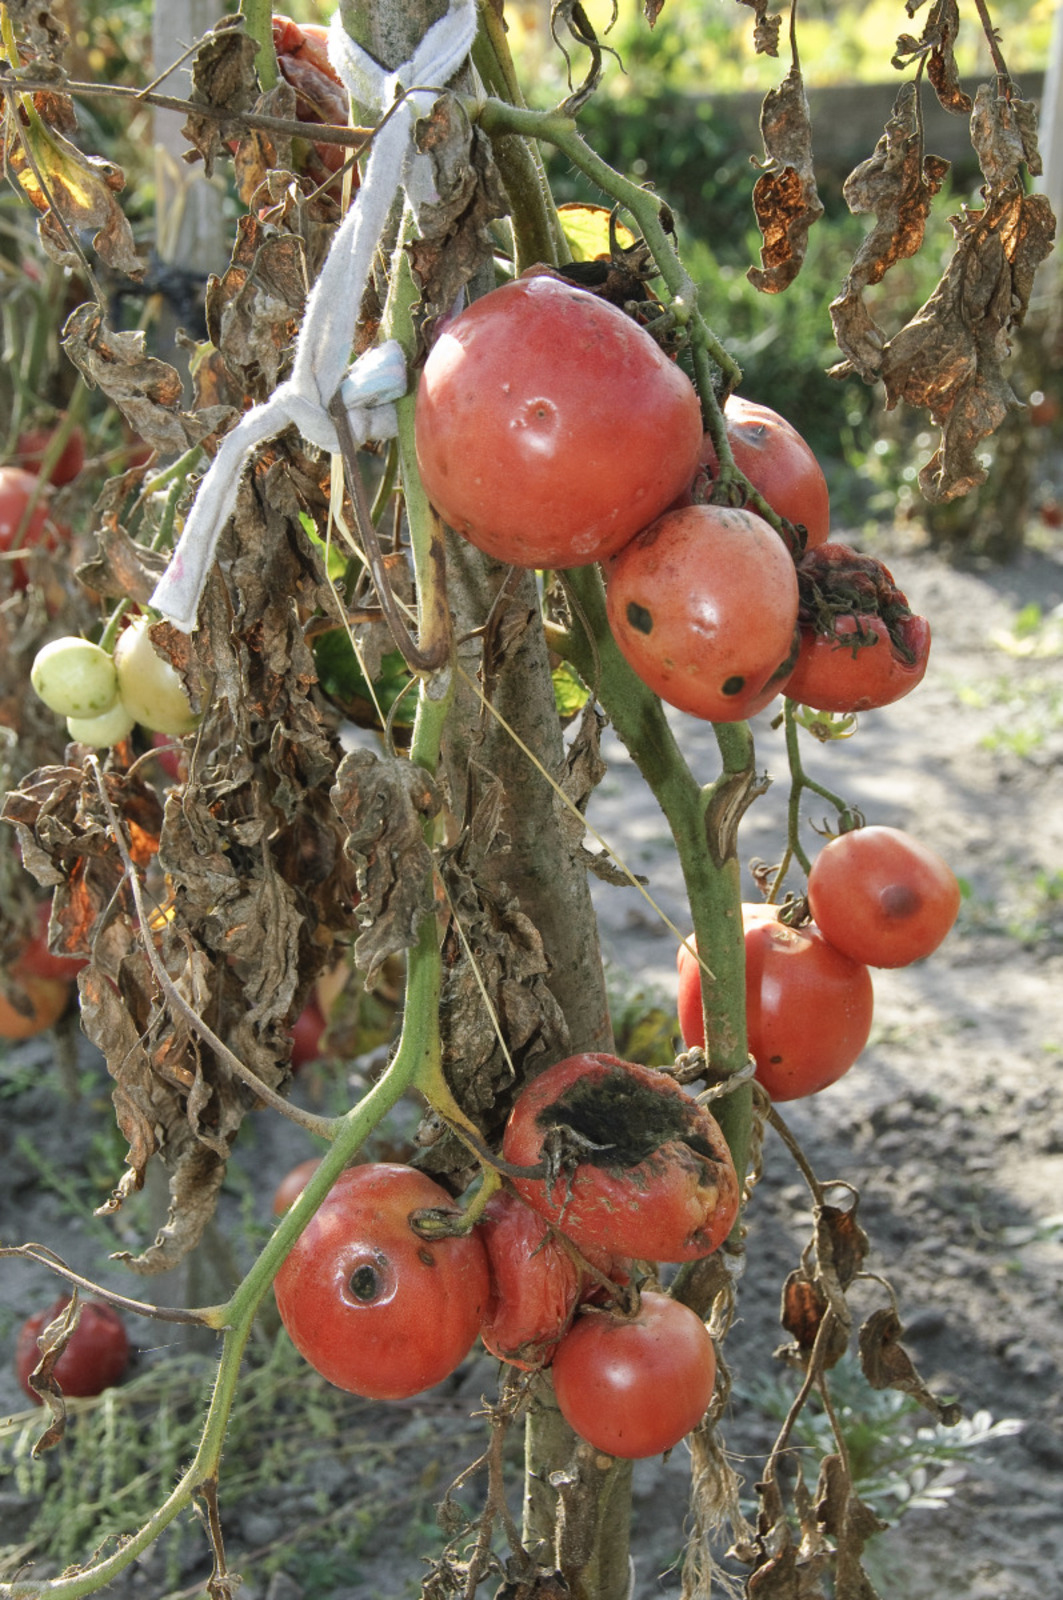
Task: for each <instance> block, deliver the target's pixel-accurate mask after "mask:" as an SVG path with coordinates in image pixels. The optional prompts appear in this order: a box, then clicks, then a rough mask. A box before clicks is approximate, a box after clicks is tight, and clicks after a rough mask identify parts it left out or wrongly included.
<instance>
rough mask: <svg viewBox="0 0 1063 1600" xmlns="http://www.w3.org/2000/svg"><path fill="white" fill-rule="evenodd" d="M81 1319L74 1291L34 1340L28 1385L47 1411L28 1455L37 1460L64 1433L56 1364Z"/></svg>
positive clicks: (62, 1404)
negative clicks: (34, 1361) (34, 1358)
mask: <svg viewBox="0 0 1063 1600" xmlns="http://www.w3.org/2000/svg"><path fill="white" fill-rule="evenodd" d="M80 1320H81V1301H80V1299H79V1297H78V1292H77V1290H76V1289H75V1290H74V1291H73V1293H72V1295H71V1298H70V1300H69V1301H68V1302H67V1304H66V1305H65V1306H64V1307H63V1309H62V1311H60V1312H59V1315H58V1316H57V1317H55V1318H54V1320H53V1321H51V1322H49V1323H48V1324H47V1325H46V1326H45V1327H44V1328H42V1329H41V1332H40V1334H39V1336H38V1339H37V1344H38V1347H39V1349H40V1352H41V1354H40V1359H39V1360H38V1362H37V1365H36V1366H35V1367H34V1369H33V1371H32V1372H31V1373H30V1374H29V1386H30V1388H31V1389H32V1390H33V1392H34V1394H35V1395H36V1396H37V1398H38V1399H39V1400H41V1401H42V1402H43V1403H44V1404H45V1405H46V1406H47V1407H48V1410H49V1412H50V1419H49V1422H48V1425H47V1427H46V1428H45V1429H44V1432H43V1433H41V1434H40V1435H39V1436H38V1437H37V1438H36V1439H35V1440H34V1443H33V1449H32V1451H31V1454H32V1455H33V1456H34V1457H35V1458H36V1457H40V1456H42V1455H44V1453H45V1451H46V1450H53V1449H54V1448H55V1446H56V1445H57V1444H59V1442H60V1440H61V1439H62V1438H63V1435H64V1434H65V1433H66V1417H67V1412H66V1401H65V1399H64V1398H63V1391H62V1389H61V1388H60V1387H59V1383H58V1381H57V1379H56V1376H55V1367H56V1362H57V1361H58V1360H59V1357H60V1356H61V1355H62V1354H63V1351H64V1350H65V1349H66V1347H67V1345H68V1344H69V1343H70V1341H71V1339H72V1338H73V1336H74V1330H75V1329H76V1327H77V1325H78V1322H79V1321H80Z"/></svg>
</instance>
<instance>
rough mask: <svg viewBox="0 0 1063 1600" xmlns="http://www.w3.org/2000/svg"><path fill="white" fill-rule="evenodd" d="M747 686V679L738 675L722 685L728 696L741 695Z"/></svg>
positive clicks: (726, 679)
mask: <svg viewBox="0 0 1063 1600" xmlns="http://www.w3.org/2000/svg"><path fill="white" fill-rule="evenodd" d="M745 686H746V680H745V678H743V677H741V676H740V675H738V674H737V673H736V674H735V675H734V676H733V677H730V678H725V679H724V681H723V684H722V685H721V688H722V692H723V693H724V694H726V695H733V694H741V693H742V690H743V689H744V688H745Z"/></svg>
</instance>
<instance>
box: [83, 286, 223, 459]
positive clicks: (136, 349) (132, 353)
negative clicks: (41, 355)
mask: <svg viewBox="0 0 1063 1600" xmlns="http://www.w3.org/2000/svg"><path fill="white" fill-rule="evenodd" d="M62 344H63V349H64V350H65V351H66V353H67V355H68V356H69V357H70V359H71V361H72V362H73V363H74V365H75V367H77V369H78V371H79V372H80V373H81V375H82V377H83V378H84V379H85V381H86V383H88V384H89V385H90V387H92V388H99V389H102V391H103V393H104V394H105V395H106V396H107V397H108V399H110V400H113V401H114V403H115V405H116V406H117V407H118V409H119V411H121V413H122V415H123V416H124V417H125V419H126V421H127V422H128V423H129V425H130V427H131V428H132V429H133V431H134V433H138V434H139V435H140V436H141V438H143V439H144V440H145V441H146V442H147V443H148V444H150V445H151V446H152V447H153V448H154V449H156V450H159V451H161V452H162V454H163V455H166V456H176V455H181V454H183V452H184V451H185V450H187V449H188V448H189V447H190V446H191V445H193V444H199V443H201V442H202V441H203V440H205V439H207V438H209V436H210V435H211V434H213V433H215V432H217V431H218V429H220V428H223V427H224V426H225V424H226V423H227V422H228V421H229V419H230V418H231V417H232V412H231V410H230V409H229V408H228V407H227V406H215V407H211V408H210V409H208V410H207V411H205V412H199V413H192V412H186V411H182V410H181V399H182V393H183V388H182V383H181V379H180V376H179V374H178V373H177V371H176V369H175V368H174V367H171V366H169V365H168V364H167V363H166V362H165V361H160V360H158V358H157V357H155V356H149V355H148V354H147V353H146V347H145V335H144V334H143V332H141V331H139V330H134V331H131V332H127V333H124V332H116V331H115V330H114V329H113V328H110V327H109V326H108V325H107V323H106V321H105V320H104V316H103V312H102V311H101V310H100V308H99V306H98V305H97V304H96V303H95V301H89V302H87V303H86V304H85V305H83V306H78V308H77V310H76V311H72V312H71V314H70V316H69V317H68V318H67V320H66V324H65V326H64V328H63V334H62Z"/></svg>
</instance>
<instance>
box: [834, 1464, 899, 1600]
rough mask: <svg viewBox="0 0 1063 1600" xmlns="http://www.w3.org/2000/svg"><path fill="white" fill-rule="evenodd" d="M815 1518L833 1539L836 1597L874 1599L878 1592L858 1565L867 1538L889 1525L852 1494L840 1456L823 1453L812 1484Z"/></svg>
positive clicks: (860, 1565)
mask: <svg viewBox="0 0 1063 1600" xmlns="http://www.w3.org/2000/svg"><path fill="white" fill-rule="evenodd" d="M816 1518H817V1521H818V1523H819V1525H820V1527H821V1528H822V1530H823V1532H824V1533H825V1534H826V1535H827V1536H828V1537H829V1538H831V1539H833V1540H834V1541H835V1545H836V1555H835V1572H834V1592H835V1595H836V1596H837V1597H838V1600H843V1597H844V1600H878V1592H877V1590H876V1589H875V1587H874V1585H873V1584H872V1582H871V1580H870V1578H869V1577H868V1576H867V1573H866V1572H865V1571H864V1569H863V1566H862V1564H861V1556H862V1554H863V1549H864V1546H865V1545H866V1543H867V1541H868V1540H869V1539H871V1538H873V1537H874V1535H875V1534H876V1533H884V1532H885V1530H886V1529H887V1528H888V1527H889V1523H888V1522H883V1521H882V1519H881V1517H879V1516H877V1515H876V1513H875V1512H874V1511H873V1510H872V1509H871V1507H870V1506H869V1505H867V1504H866V1503H865V1502H864V1501H863V1500H861V1499H860V1496H859V1495H858V1494H857V1493H856V1490H855V1488H854V1487H853V1481H852V1477H851V1475H850V1472H849V1467H848V1463H847V1462H845V1461H844V1460H843V1458H842V1457H841V1456H840V1455H828V1456H824V1458H823V1460H822V1462H821V1463H820V1471H819V1483H818V1485H817V1487H816Z"/></svg>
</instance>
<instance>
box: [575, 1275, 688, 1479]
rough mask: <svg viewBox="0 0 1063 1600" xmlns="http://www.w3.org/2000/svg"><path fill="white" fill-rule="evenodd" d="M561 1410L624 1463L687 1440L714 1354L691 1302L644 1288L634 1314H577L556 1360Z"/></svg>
mask: <svg viewBox="0 0 1063 1600" xmlns="http://www.w3.org/2000/svg"><path fill="white" fill-rule="evenodd" d="M553 1375H554V1390H555V1392H556V1394H557V1403H558V1405H559V1407H560V1409H561V1415H562V1416H563V1417H564V1419H565V1421H566V1422H567V1423H568V1425H569V1427H570V1428H572V1429H573V1430H574V1432H576V1433H578V1434H579V1435H580V1437H581V1438H583V1439H586V1440H587V1442H588V1444H592V1445H594V1447H595V1448H596V1449H598V1450H602V1451H605V1452H606V1453H607V1454H608V1455H612V1456H621V1457H622V1458H623V1459H625V1460H628V1461H635V1460H641V1459H642V1458H643V1457H645V1456H656V1455H660V1454H662V1452H663V1451H665V1450H670V1449H671V1448H672V1446H673V1445H677V1444H678V1443H679V1441H680V1440H681V1439H683V1438H685V1437H686V1435H687V1434H688V1433H689V1432H690V1430H691V1429H692V1428H696V1427H697V1425H698V1423H699V1422H700V1421H701V1419H702V1417H703V1416H704V1415H705V1412H706V1410H707V1408H708V1404H709V1401H710V1400H711V1399H712V1391H713V1389H714V1387H715V1384H716V1352H715V1351H714V1349H713V1344H712V1339H711V1338H710V1336H709V1331H708V1329H707V1328H706V1327H705V1324H704V1323H703V1322H702V1321H701V1319H700V1318H699V1317H698V1316H697V1314H696V1313H695V1312H693V1311H691V1309H690V1307H689V1306H685V1305H683V1304H681V1302H680V1301H678V1300H672V1299H670V1298H669V1297H668V1296H667V1295H664V1294H653V1293H645V1294H643V1296H642V1304H641V1307H640V1309H639V1312H638V1314H637V1315H636V1316H635V1317H632V1318H624V1317H619V1316H616V1315H615V1314H613V1313H611V1312H601V1313H596V1312H592V1313H588V1314H585V1315H584V1316H581V1317H580V1318H578V1320H577V1321H576V1323H575V1324H574V1326H573V1327H572V1329H571V1331H570V1332H569V1333H567V1334H566V1335H565V1337H564V1338H563V1339H562V1341H561V1343H560V1345H559V1346H558V1349H557V1353H556V1355H555V1356H554V1364H553Z"/></svg>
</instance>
